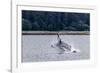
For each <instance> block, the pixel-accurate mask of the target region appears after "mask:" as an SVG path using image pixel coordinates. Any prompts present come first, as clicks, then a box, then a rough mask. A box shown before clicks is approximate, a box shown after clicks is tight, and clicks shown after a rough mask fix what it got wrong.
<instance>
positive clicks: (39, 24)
mask: <svg viewBox="0 0 100 73" xmlns="http://www.w3.org/2000/svg"><path fill="white" fill-rule="evenodd" d="M22 30H23V31H89V30H90V14H89V13H72V12H50V11H49V12H48V11H30V10H22Z"/></svg>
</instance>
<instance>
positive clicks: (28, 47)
mask: <svg viewBox="0 0 100 73" xmlns="http://www.w3.org/2000/svg"><path fill="white" fill-rule="evenodd" d="M60 38H61V39H62V40H63V41H64V42H66V43H68V44H70V45H71V46H73V47H74V48H76V49H79V50H80V52H78V53H64V54H58V53H59V52H60V51H61V49H57V48H52V47H51V43H53V42H55V41H56V40H57V36H56V35H22V50H21V52H22V53H21V59H22V62H45V61H67V60H85V59H89V58H90V36H89V35H61V36H60Z"/></svg>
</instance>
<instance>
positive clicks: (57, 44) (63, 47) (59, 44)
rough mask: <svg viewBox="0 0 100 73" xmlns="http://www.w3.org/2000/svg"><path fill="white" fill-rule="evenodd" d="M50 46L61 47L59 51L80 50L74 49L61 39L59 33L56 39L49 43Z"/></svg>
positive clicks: (74, 51) (71, 51)
mask: <svg viewBox="0 0 100 73" xmlns="http://www.w3.org/2000/svg"><path fill="white" fill-rule="evenodd" d="M51 47H53V48H59V49H61V50H62V52H61V53H77V52H80V50H78V49H75V48H74V47H73V46H71V45H69V44H67V43H66V42H64V41H62V40H61V38H60V37H59V34H58V37H57V41H55V42H53V43H52V44H51Z"/></svg>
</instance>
